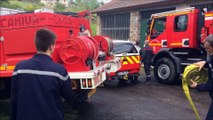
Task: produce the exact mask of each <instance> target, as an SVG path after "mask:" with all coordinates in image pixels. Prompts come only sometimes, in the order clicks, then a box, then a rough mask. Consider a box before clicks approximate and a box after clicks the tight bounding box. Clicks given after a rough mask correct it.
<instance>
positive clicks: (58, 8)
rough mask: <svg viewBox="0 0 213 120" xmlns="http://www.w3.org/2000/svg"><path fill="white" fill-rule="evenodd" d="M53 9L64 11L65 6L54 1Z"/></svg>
mask: <svg viewBox="0 0 213 120" xmlns="http://www.w3.org/2000/svg"><path fill="white" fill-rule="evenodd" d="M54 10H55V11H65V6H64V5H63V4H61V3H58V2H57V3H56V5H55V7H54Z"/></svg>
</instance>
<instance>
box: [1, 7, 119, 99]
mask: <svg viewBox="0 0 213 120" xmlns="http://www.w3.org/2000/svg"><path fill="white" fill-rule="evenodd" d="M62 14H64V15H62ZM85 15H88V12H81V13H79V14H77V13H60V14H59V13H53V11H51V10H37V13H19V14H18V13H17V14H9V15H3V16H1V17H0V48H1V50H0V98H8V97H9V89H10V79H11V76H12V72H13V69H14V67H15V65H16V64H17V63H18V62H19V61H21V60H25V59H28V58H31V57H32V56H33V55H34V54H35V53H36V49H35V46H34V35H35V32H36V31H37V30H38V29H40V28H48V29H50V30H52V31H54V32H55V33H56V35H57V39H56V47H55V50H54V53H53V55H52V59H53V60H54V61H55V62H57V63H59V64H62V65H64V67H65V68H66V69H67V71H68V73H69V75H70V78H71V80H72V83H73V85H74V86H73V88H74V92H76V94H77V95H78V96H79V97H80V98H82V100H84V99H87V98H89V97H91V96H92V95H93V94H94V93H95V91H96V87H97V86H98V85H100V84H101V83H103V81H105V80H106V72H107V71H108V72H111V71H116V69H117V70H118V69H119V68H120V67H119V64H121V63H119V62H120V60H119V59H114V58H113V57H111V56H113V55H112V54H108V53H110V52H111V49H107V50H106V51H104V52H105V53H104V52H102V54H100V46H99V44H98V41H102V42H103V43H105V41H107V42H106V43H107V44H106V45H104V46H105V48H111V47H113V45H112V44H111V43H110V42H109V41H111V40H110V38H108V37H105V36H99V37H89V36H85V35H84V34H81V32H83V31H82V30H83V29H82V28H84V30H85V29H86V30H87V31H88V32H89V34H91V29H90V23H89V20H88V19H86V18H84V16H85ZM100 39H101V40H100ZM106 55H108V56H109V58H108V59H105V58H106ZM109 66H117V68H115V69H113V70H112V69H111V68H110V67H109Z"/></svg>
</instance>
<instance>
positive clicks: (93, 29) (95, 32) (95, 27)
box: [91, 23, 97, 36]
mask: <svg viewBox="0 0 213 120" xmlns="http://www.w3.org/2000/svg"><path fill="white" fill-rule="evenodd" d="M91 29H92V36H94V35H96V34H97V25H96V24H94V23H91Z"/></svg>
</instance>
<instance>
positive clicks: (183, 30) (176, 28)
mask: <svg viewBox="0 0 213 120" xmlns="http://www.w3.org/2000/svg"><path fill="white" fill-rule="evenodd" d="M188 21H189V18H188V15H187V14H183V15H176V16H172V17H171V25H172V26H171V32H170V36H169V41H168V47H169V48H181V47H188V46H189V29H188V25H189V23H188Z"/></svg>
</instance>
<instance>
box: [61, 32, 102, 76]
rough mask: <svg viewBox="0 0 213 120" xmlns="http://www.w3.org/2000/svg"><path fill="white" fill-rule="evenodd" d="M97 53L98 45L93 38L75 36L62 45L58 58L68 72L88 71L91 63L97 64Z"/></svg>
mask: <svg viewBox="0 0 213 120" xmlns="http://www.w3.org/2000/svg"><path fill="white" fill-rule="evenodd" d="M98 52H99V47H98V44H97V42H96V41H95V40H94V39H93V38H91V37H88V36H76V37H71V38H69V39H67V40H65V41H64V42H63V43H62V45H61V47H60V51H59V56H60V58H61V59H62V61H63V64H64V66H65V68H66V69H67V70H68V71H69V72H77V71H89V70H91V69H92V67H93V66H92V62H95V63H96V62H97V58H98Z"/></svg>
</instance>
